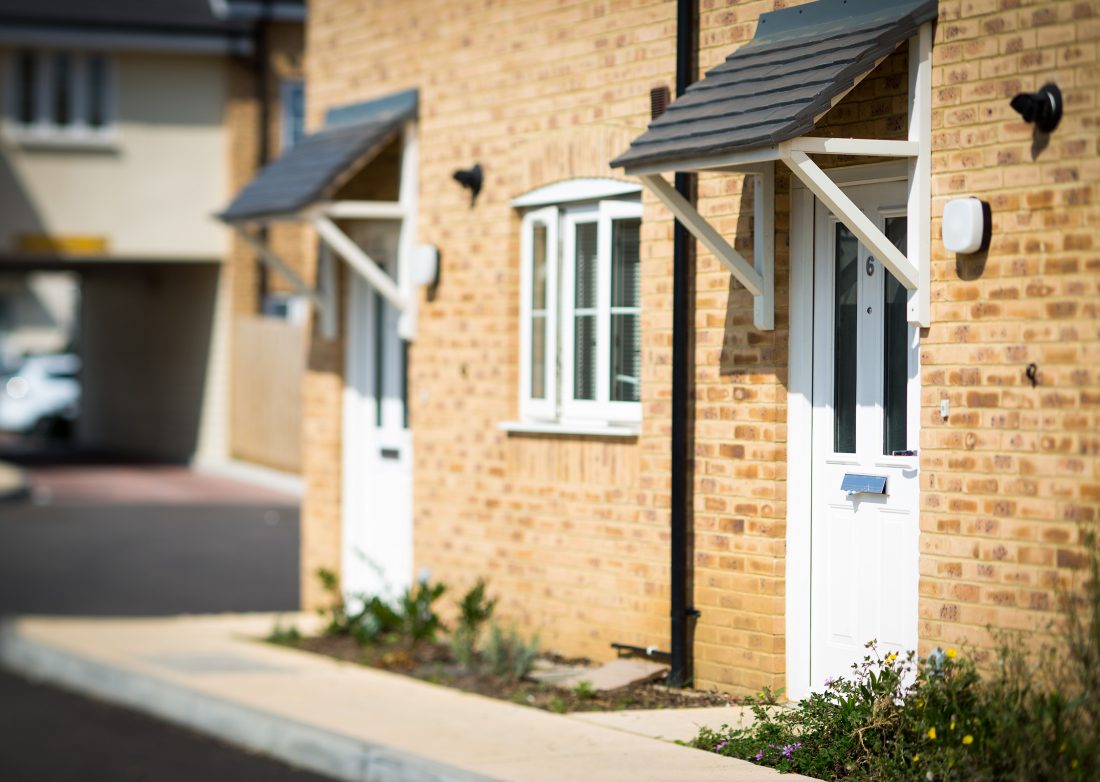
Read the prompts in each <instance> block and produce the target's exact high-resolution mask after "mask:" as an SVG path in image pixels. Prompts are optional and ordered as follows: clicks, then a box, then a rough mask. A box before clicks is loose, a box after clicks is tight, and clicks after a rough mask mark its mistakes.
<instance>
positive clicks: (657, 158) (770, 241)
mask: <svg viewBox="0 0 1100 782" xmlns="http://www.w3.org/2000/svg"><path fill="white" fill-rule="evenodd" d="M936 11H937V3H936V1H935V0H817V2H814V3H807V4H804V5H801V6H796V7H794V8H789V9H783V10H779V11H773V12H771V13H767V14H763V15H762V16H761V17H760V22H759V24H758V25H757V30H756V35H755V37H754V38H753V40H752V41H750V42H749V43H747V44H745V45H744V46H742V47H741V48H740V49H738V50H737V51H735V52H734V53H733V54H732V55H730V56H729V57H728V58H727V60H726V62H725V63H723V64H722V65H719V66H718V67H716V68H714V69H713V70H712V71H710V72H709V73H708V74H707V75H706V76H705V77H704V78H703V79H702V80H700V81H699V82H696V83H695V84H694V85H692V86H691V87H690V88H689V89H688V91H687V92H686V93H685V94H684V95H682V96H681V97H679V98H677V100H676V101H675V102H673V103H672V105H671V106H669V108H668V110H667V111H666V112H665V114H663V115H661V116H660V117H658V118H657V119H655V120H654V121H653V122H652V123H651V124H650V127H649V130H648V131H646V133H645V134H643V135H642V136H640V137H639V138H637V139H636V140H635V141H634V142H633V143H632V144H631V147H630V149H629V150H627V151H626V152H625V153H624V154H622V155H620V156H619V157H618V158H616V160H614V161H612V165H613V166H621V167H623V168H624V169H625V171H626V173H627V174H629V175H633V176H636V177H638V178H639V179H640V180H641V182H642V184H643V185H645V187H646V188H647V189H648V190H649V191H650V192H652V193H653V194H654V195H655V196H656V197H657V199H658V200H659V201H660V202H661V203H662V204H664V205H665V206H666V207H667V208H668V209H669V211H671V212H672V214H673V215H675V217H676V219H677V220H679V221H680V223H681V224H682V225H683V226H684V227H685V228H686V229H687V230H688V231H689V232H690V233H691V234H692V236H694V237H695V238H696V239H697V240H698V241H699V242H700V243H701V244H702V245H703V246H704V247H706V248H707V249H708V250H710V251H711V252H712V253H713V254H714V255H715V256H716V257H717V258H718V259H719V260H720V261H721V262H722V263H723V264H724V265H725V266H726V267H727V268H728V269H729V271H730V272H731V273H732V274H733V276H734V277H735V278H736V279H737V281H738V282H740V283H741V284H742V285H743V286H744V287H745V288H746V289H747V290H748V291H749V292H750V293H751V294H752V295H753V297H754V311H753V323H754V325H755V326H756V328H758V329H762V330H770V329H773V328H774V325H775V324H774V267H775V260H774V255H775V252H774V237H775V219H774V218H775V204H774V192H775V171H774V166H775V161H781V162H782V163H783V164H784V165H786V166H787V168H789V169H790V170H791V173H792V174H793V176H794V177H795V178H796V179H797V180H798V181H800V182H801V183H802V184H803V185H804V186H805V187H806V188H807V189H808V190H809V191H810V192H812V193H813V194H814V195H815V196H816V197H817V199H818V200H819V201H821V203H822V204H824V205H825V207H826V208H827V209H828V210H829V211H830V212H831V213H832V214H833V215H834V216H835V217H836V219H837V220H839V221H840V222H841V223H843V224H844V225H845V226H846V227H847V228H848V230H850V231H851V232H852V234H853V235H855V236H856V238H857V239H858V240H859V241H860V242H861V243H862V244H863V245H864V246H865V247H866V248H867V250H868V251H869V252H870V253H871V254H872V255H874V257H875V258H877V259H878V260H879V261H880V262H881V263H882V264H883V266H884V267H885V268H886V269H888V270H889V271H890V273H891V274H893V275H894V277H896V278H897V280H898V281H899V282H900V283H901V284H902V285H904V286H905V288H906V289H907V290H908V291H909V301H908V310H907V313H908V320H909V322H910V323H911V324H913V325H916V326H921V327H927V326H928V325H930V314H931V312H930V311H931V304H930V276H931V275H930V250H931V168H932V166H931V155H932V134H931V126H932V110H931V106H932V72H931V68H932V64H931V63H932V24H933V22H934V20H935V17H936ZM906 41H907V42H908V45H909V100H908V120H909V132H908V138H907V139H906V140H888V139H862V138H823V137H816V136H809V135H806V134H807V133H809V132H810V131H812V130H814V129H815V128H816V127H817V125H818V123H819V122H821V121H822V120H823V119H824V117H825V115H826V114H827V113H828V111H829V109H831V108H832V107H833V106H835V105H836V104H837V103H839V102H840V101H841V100H842V99H843V98H844V96H845V95H847V94H848V93H849V92H850V91H851V90H852V89H854V88H855V86H856V85H857V84H858V83H859V82H860V81H861V80H862V79H863V78H864V77H865V76H867V75H868V74H869V73H871V72H872V71H873V70H874V68H875V67H876V66H877V65H878V64H879V63H881V62H882V61H883V60H884V59H885V58H886V57H887V56H889V55H890V54H891V53H893V52H894V51H896V50H897V49H898V47H900V46H901V45H902V44H903V43H905V42H906ZM825 51H828V52H830V53H831V54H832V56H833V58H834V59H835V63H833V64H828V65H820V62H821V60H822V54H823V52H825ZM777 72H778V75H777ZM811 155H850V156H858V157H877V158H881V157H891V158H903V159H906V160H908V201H907V216H908V225H909V230H908V237H909V238H908V242H907V247H906V248H905V251H904V252H903V251H902V250H900V249H898V248H897V247H896V246H895V245H894V244H893V242H891V241H890V240H889V239H888V238H887V237H886V235H885V234H884V233H883V232H882V230H881V229H879V227H878V226H877V225H876V223H875V222H874V221H873V220H872V219H871V218H870V217H869V216H867V215H865V214H864V213H863V212H862V211H860V209H859V208H858V207H857V206H856V205H855V204H854V203H853V202H852V201H851V199H850V198H848V197H847V196H846V195H845V193H844V191H843V190H842V189H841V188H840V187H839V186H837V184H836V183H835V182H834V181H833V180H832V179H831V178H830V177H829V176H828V174H827V173H826V172H825V171H824V170H823V169H822V168H821V167H820V166H819V165H818V164H817V163H816V162H815V161H814V160H813V158H812V157H811ZM677 171H696V172H698V171H718V172H728V173H740V174H745V175H747V176H752V177H754V178H755V179H756V182H755V188H754V195H755V198H754V204H753V263H751V264H750V263H749V262H748V261H747V260H746V259H745V258H744V257H743V256H742V255H741V254H740V253H738V252H737V251H736V250H735V249H734V248H733V247H732V245H731V244H730V242H728V241H727V240H726V239H725V238H724V237H723V236H722V235H721V233H720V232H719V231H718V230H717V229H715V228H714V227H713V226H712V225H711V224H710V223H709V222H707V220H706V218H704V217H703V216H702V215H701V214H700V213H699V212H698V210H696V208H695V207H694V206H692V204H691V203H689V202H688V201H687V200H686V199H685V198H684V197H683V196H682V195H680V193H679V192H677V191H676V190H675V189H674V188H673V187H672V186H671V185H670V184H669V183H668V181H667V180H666V179H665V178H664V176H663V175H664V174H668V173H672V172H677Z"/></svg>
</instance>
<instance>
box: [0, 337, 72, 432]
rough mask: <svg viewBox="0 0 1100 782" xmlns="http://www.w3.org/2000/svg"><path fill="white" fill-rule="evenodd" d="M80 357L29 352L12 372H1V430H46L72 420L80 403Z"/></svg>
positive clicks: (69, 354) (67, 354)
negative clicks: (7, 373)
mask: <svg viewBox="0 0 1100 782" xmlns="http://www.w3.org/2000/svg"><path fill="white" fill-rule="evenodd" d="M79 374H80V358H79V357H78V356H75V355H73V354H71V353H55V354H50V355H42V356H28V357H27V358H25V359H24V360H23V363H22V364H21V365H20V366H19V368H18V369H17V370H15V373H14V374H11V375H0V430H4V431H9V432H21V433H27V432H34V431H46V430H48V427H50V426H51V425H52V424H54V423H56V422H58V421H65V422H69V423H71V422H72V421H74V420H75V419H76V414H77V410H78V408H79V406H80V379H79Z"/></svg>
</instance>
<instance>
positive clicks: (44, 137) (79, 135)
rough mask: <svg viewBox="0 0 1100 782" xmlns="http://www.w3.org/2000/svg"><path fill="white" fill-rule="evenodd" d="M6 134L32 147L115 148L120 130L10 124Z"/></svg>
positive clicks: (12, 139)
mask: <svg viewBox="0 0 1100 782" xmlns="http://www.w3.org/2000/svg"><path fill="white" fill-rule="evenodd" d="M4 135H5V136H6V137H7V138H8V139H10V140H11V141H12V142H14V143H16V144H18V145H20V146H22V147H30V148H40V149H74V150H81V149H86V150H108V151H109V150H113V149H115V148H116V147H117V146H118V132H117V131H115V130H113V129H107V130H103V131H92V130H77V129H73V130H62V129H60V128H24V127H12V126H10V125H9V126H8V127H7V128H5V130H4Z"/></svg>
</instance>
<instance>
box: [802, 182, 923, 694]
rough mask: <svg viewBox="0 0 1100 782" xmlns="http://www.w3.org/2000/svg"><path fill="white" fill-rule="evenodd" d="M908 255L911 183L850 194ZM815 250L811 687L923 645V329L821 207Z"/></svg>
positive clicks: (891, 282)
mask: <svg viewBox="0 0 1100 782" xmlns="http://www.w3.org/2000/svg"><path fill="white" fill-rule="evenodd" d="M845 192H846V193H847V194H848V196H849V198H851V199H852V201H854V202H855V204H856V205H857V206H859V207H860V209H861V210H862V211H863V212H864V213H865V214H866V215H867V216H868V217H869V218H870V219H871V220H872V221H874V222H875V223H876V224H877V225H878V227H879V228H880V229H881V230H882V231H883V232H884V233H885V234H886V236H887V237H889V238H890V239H891V241H893V242H894V244H895V245H896V246H897V247H898V248H899V249H901V251H902V252H905V240H906V216H905V201H906V189H905V183H904V182H888V183H882V184H871V185H861V186H858V187H850V188H846V189H845ZM814 225H815V251H814V336H813V339H814V344H813V362H814V390H813V396H814V399H813V436H812V448H813V466H812V470H813V479H812V483H813V486H812V493H813V511H812V513H813V518H812V525H811V526H812V543H811V546H812V555H811V556H812V560H811V569H812V573H811V588H812V593H811V619H810V623H811V628H810V638H811V658H810V682H811V686H812V687H813V688H814V689H818V688H820V687H822V686H823V684H824V682H825V681H826V680H827V679H829V678H835V677H839V676H846V675H848V674H850V673H851V666H852V664H853V663H855V662H859V661H861V660H862V659H863V656H864V655H865V654H866V650H865V648H864V645H865V644H866V643H867V642H868V641H870V640H877V641H878V646H879V648H880V649H881V650H882V653H884V654H885V653H887V652H891V651H896V652H905V651H907V650H910V649H916V646H917V585H918V571H917V566H918V556H919V553H918V537H919V533H920V514H919V508H918V501H919V484H918V462H917V456H916V449H917V437H918V430H919V420H918V414H919V378H918V352H917V343H918V339H919V333H918V331H917V329H915V328H914V327H912V326H910V325H909V323H908V322H907V320H906V298H907V292H906V290H905V287H904V286H903V285H901V284H900V283H899V282H898V281H897V280H896V279H895V278H894V277H893V275H891V274H890V273H889V272H888V271H887V270H886V269H885V268H884V267H883V265H882V264H881V263H879V261H877V260H875V258H874V257H873V256H872V255H871V253H870V252H869V251H868V250H867V248H866V247H864V246H863V245H861V244H860V243H859V241H858V240H857V239H856V238H855V236H853V235H852V233H851V232H849V231H848V229H847V228H846V227H845V226H844V225H843V224H842V223H840V222H838V221H837V220H836V219H835V218H834V217H833V215H832V214H831V213H830V212H829V210H828V209H827V208H825V207H824V206H823V205H822V204H820V203H818V204H817V206H816V215H815V220H814Z"/></svg>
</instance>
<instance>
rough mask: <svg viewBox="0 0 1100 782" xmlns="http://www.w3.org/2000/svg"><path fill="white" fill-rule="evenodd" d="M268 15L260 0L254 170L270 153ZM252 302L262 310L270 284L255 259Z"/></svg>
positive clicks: (263, 238) (265, 0)
mask: <svg viewBox="0 0 1100 782" xmlns="http://www.w3.org/2000/svg"><path fill="white" fill-rule="evenodd" d="M270 18H271V0H261V3H260V14H259V17H258V18H257V19H256V22H255V27H254V28H253V29H252V35H253V51H254V53H253V56H254V57H255V58H256V60H255V72H254V78H255V79H256V98H257V109H258V110H257V112H256V113H257V115H258V117H257V121H258V123H259V133H258V135H257V137H256V170H257V171H258V170H259V169H261V168H263V167H264V166H266V165H267V163H268V160H269V158H270V157H271V142H270V140H269V137H270V134H269V132H268V131H269V127H268V126H269V125H270V124H271V89H270V85H269V84H268V82H269V80H270V78H271V68H270V62H269V60H270V59H271V58H270V51H269V49H270V45H269V42H268V35H269V33H268V22H269V20H270ZM258 238H259V240H260V242H262V243H263V244H267V225H261V226H260V229H259V236H258ZM256 267H257V275H256V296H257V299H258V301H257V302H256V306H257V308H258V310H259V312H261V313H262V312H263V308H264V299H265V298H267V292H268V290H269V287H270V283H269V281H268V276H267V265H266V264H263V263H259V262H258V261H257V262H256Z"/></svg>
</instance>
